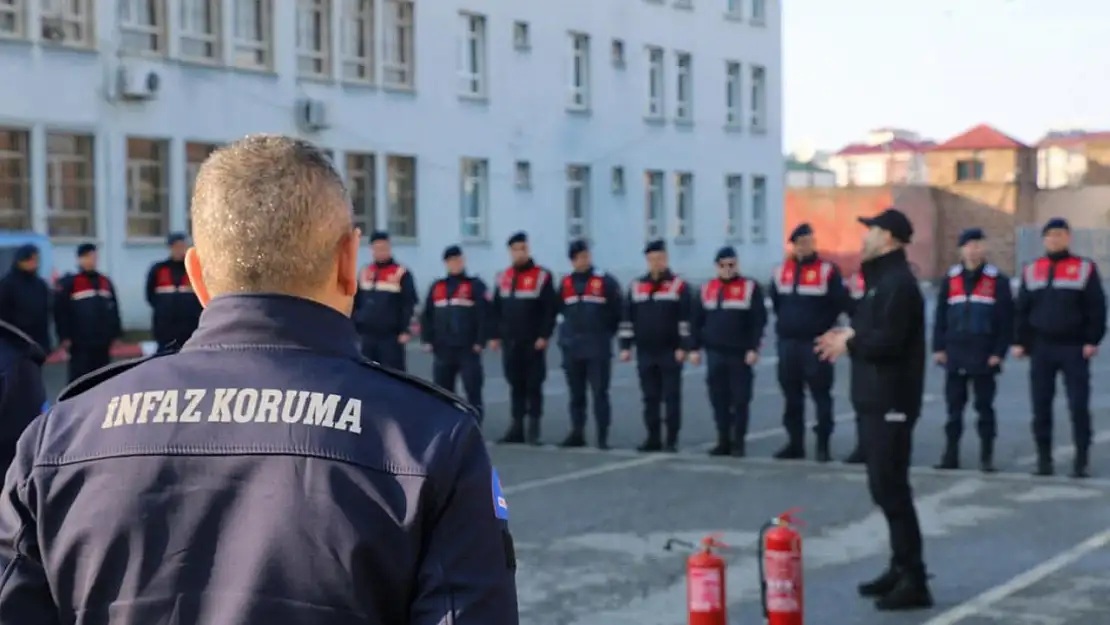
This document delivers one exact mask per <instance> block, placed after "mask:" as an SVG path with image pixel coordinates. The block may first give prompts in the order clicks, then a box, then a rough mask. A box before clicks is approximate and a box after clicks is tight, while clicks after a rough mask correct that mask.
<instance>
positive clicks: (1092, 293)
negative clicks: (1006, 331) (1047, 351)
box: [1014, 251, 1106, 350]
mask: <svg viewBox="0 0 1110 625" xmlns="http://www.w3.org/2000/svg"><path fill="white" fill-rule="evenodd" d="M1016 308H1017V313H1016V316H1015V325H1016V328H1015V337H1014V342H1015V344H1017V345H1020V346H1022V347H1024V348H1025V349H1026V350H1031V349H1032V348H1033V346H1034V344H1035V342H1036V341H1037V340H1044V341H1050V342H1054V343H1065V344H1075V345H1098V344H1099V343H1101V342H1102V338H1103V337H1104V336H1105V335H1106V293H1105V292H1104V291H1103V289H1102V278H1101V277H1100V276H1099V272H1098V266H1097V265H1096V264H1095V263H1094V261H1092V260H1091V259H1089V258H1083V257H1082V256H1073V255H1072V254H1071V253H1069V252H1066V251H1065V252H1061V253H1059V254H1049V255H1046V256H1042V257H1040V258H1038V259H1037V260H1035V261H1033V262H1031V263H1029V264H1028V265H1026V266H1025V267H1024V269H1022V272H1021V288H1020V289H1019V290H1018V296H1017V303H1016Z"/></svg>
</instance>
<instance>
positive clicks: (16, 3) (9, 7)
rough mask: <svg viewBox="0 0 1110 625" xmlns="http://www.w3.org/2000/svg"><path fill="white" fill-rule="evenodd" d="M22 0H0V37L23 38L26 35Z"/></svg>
mask: <svg viewBox="0 0 1110 625" xmlns="http://www.w3.org/2000/svg"><path fill="white" fill-rule="evenodd" d="M23 3H24V0H0V39H23V38H25V37H26V36H27V29H26V24H25V20H26V15H24V9H25V8H26V7H24V6H23Z"/></svg>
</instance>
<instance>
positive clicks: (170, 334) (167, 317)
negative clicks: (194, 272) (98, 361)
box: [146, 232, 203, 351]
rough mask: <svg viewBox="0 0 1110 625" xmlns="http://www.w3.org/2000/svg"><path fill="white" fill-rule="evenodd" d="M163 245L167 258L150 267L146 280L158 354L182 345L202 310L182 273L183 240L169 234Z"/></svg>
mask: <svg viewBox="0 0 1110 625" xmlns="http://www.w3.org/2000/svg"><path fill="white" fill-rule="evenodd" d="M166 244H167V245H168V246H169V248H170V249H169V251H170V255H169V258H167V259H166V260H163V261H159V262H157V263H154V265H153V266H152V267H151V268H150V271H149V272H148V273H147V276H146V301H147V303H148V304H150V309H151V331H152V333H153V334H154V340H155V342H156V343H157V344H158V351H162V350H165V349H170V348H172V347H174V346H181V345H184V344H185V341H187V340H189V337H190V336H192V335H193V332H196V329H197V324H199V323H200V312H201V310H203V308H202V307H201V305H200V301H199V300H198V299H197V296H196V294H195V293H193V285H192V282H191V281H190V280H189V274H188V272H186V271H185V252H186V251H187V250H188V249H189V243H188V240H187V238H186V236H185V235H184V234H182V233H179V232H178V233H174V234H171V235H170V236H169V238H168V239H167V241H166Z"/></svg>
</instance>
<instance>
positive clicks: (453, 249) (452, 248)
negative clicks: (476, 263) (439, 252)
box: [443, 245, 462, 260]
mask: <svg viewBox="0 0 1110 625" xmlns="http://www.w3.org/2000/svg"><path fill="white" fill-rule="evenodd" d="M456 256H462V248H461V247H459V246H457V245H448V246H447V249H445V250H443V260H448V259H450V258H455V257H456Z"/></svg>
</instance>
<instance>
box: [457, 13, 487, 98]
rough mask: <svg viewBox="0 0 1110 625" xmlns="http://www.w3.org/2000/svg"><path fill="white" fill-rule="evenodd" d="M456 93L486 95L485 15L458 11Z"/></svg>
mask: <svg viewBox="0 0 1110 625" xmlns="http://www.w3.org/2000/svg"><path fill="white" fill-rule="evenodd" d="M459 28H460V31H461V32H459V59H458V61H459V67H458V81H459V83H458V93H459V95H460V96H461V97H464V98H476V99H484V98H486V97H488V95H489V91H488V82H489V71H488V67H489V55H488V52H487V46H488V43H487V42H488V39H489V38H488V32H489V31H488V28H487V21H486V16H485V15H482V14H480V13H474V12H470V11H460V12H459Z"/></svg>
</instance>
